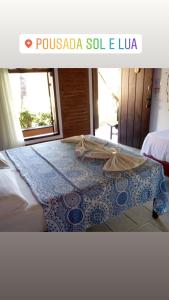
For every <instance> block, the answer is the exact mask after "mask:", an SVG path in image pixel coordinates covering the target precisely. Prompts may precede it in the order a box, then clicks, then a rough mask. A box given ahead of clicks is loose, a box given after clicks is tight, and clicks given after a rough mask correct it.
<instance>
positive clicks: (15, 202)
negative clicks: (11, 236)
mask: <svg viewBox="0 0 169 300" xmlns="http://www.w3.org/2000/svg"><path fill="white" fill-rule="evenodd" d="M1 153H2V154H3V156H4V158H5V160H6V161H7V162H8V164H9V166H10V168H11V170H12V171H13V173H12V176H13V177H14V179H15V180H16V182H17V184H18V186H19V189H20V191H21V193H22V195H23V196H24V201H23V200H22V199H20V198H17V197H14V196H12V195H11V197H8V198H7V199H1V200H0V231H9V232H12V231H17V232H18V231H20V232H26V231H27V232H39V231H45V230H46V224H45V220H44V216H43V209H42V206H41V205H40V204H39V203H38V201H37V200H36V198H35V196H34V195H33V194H32V192H31V190H30V188H29V187H28V185H27V184H26V182H25V181H24V180H23V179H22V177H21V176H20V174H19V172H18V171H17V170H16V168H15V166H14V164H13V163H12V162H11V160H9V158H8V156H7V155H6V154H5V152H3V151H2V152H1ZM0 172H1V175H2V172H3V170H0ZM7 184H8V183H7Z"/></svg>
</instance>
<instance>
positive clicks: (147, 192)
mask: <svg viewBox="0 0 169 300" xmlns="http://www.w3.org/2000/svg"><path fill="white" fill-rule="evenodd" d="M150 195H151V191H150V189H149V188H146V187H145V188H144V189H143V190H142V192H141V195H140V198H141V199H140V200H141V201H143V202H144V201H146V200H148V199H149V198H150Z"/></svg>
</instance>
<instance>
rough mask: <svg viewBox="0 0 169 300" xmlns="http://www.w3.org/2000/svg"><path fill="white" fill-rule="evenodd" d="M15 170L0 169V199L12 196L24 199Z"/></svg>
mask: <svg viewBox="0 0 169 300" xmlns="http://www.w3.org/2000/svg"><path fill="white" fill-rule="evenodd" d="M15 176H16V175H15V171H13V170H10V169H1V170H0V201H1V199H4V198H9V197H14V198H19V199H20V200H23V201H26V200H25V199H24V196H23V195H22V192H21V190H20V188H19V185H18V183H17V180H16V177H15Z"/></svg>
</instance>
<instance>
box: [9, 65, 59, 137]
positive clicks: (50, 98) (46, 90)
mask: <svg viewBox="0 0 169 300" xmlns="http://www.w3.org/2000/svg"><path fill="white" fill-rule="evenodd" d="M9 76H10V82H11V88H12V94H13V98H14V101H15V105H16V109H17V113H18V118H19V120H20V124H21V128H22V131H23V136H24V138H25V139H26V140H27V139H32V138H38V137H43V136H46V135H56V134H59V126H58V114H57V101H56V96H55V89H54V70H53V69H10V70H9Z"/></svg>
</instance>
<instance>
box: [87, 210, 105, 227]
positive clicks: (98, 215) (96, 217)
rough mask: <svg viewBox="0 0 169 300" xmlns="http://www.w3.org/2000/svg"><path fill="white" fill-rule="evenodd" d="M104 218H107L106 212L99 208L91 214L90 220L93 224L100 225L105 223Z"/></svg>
mask: <svg viewBox="0 0 169 300" xmlns="http://www.w3.org/2000/svg"><path fill="white" fill-rule="evenodd" d="M104 216H105V212H104V210H103V209H101V208H100V207H97V208H95V210H93V211H92V212H91V215H90V219H91V222H92V223H93V224H100V223H101V222H103V220H104Z"/></svg>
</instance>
